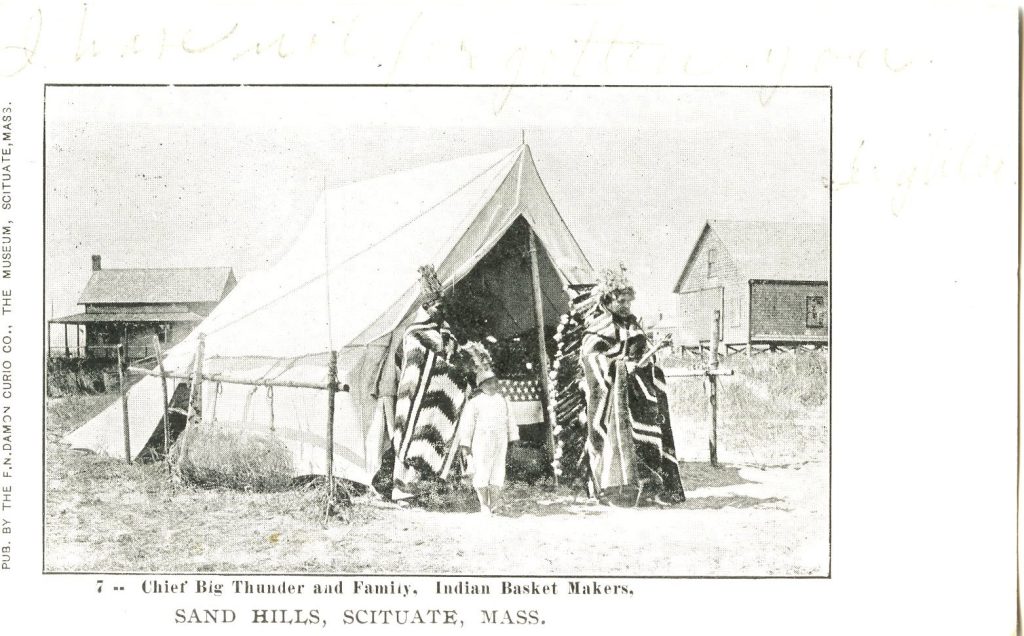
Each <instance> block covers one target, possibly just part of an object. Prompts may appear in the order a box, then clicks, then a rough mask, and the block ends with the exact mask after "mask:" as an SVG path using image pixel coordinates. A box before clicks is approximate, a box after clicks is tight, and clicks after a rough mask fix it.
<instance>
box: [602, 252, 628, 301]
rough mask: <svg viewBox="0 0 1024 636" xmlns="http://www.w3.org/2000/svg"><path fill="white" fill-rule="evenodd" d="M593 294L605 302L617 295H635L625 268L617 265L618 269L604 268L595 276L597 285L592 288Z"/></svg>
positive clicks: (621, 264)
mask: <svg viewBox="0 0 1024 636" xmlns="http://www.w3.org/2000/svg"><path fill="white" fill-rule="evenodd" d="M593 294H595V295H596V296H597V297H598V298H600V299H601V301H605V300H607V299H609V298H611V297H612V296H613V295H617V294H636V290H634V289H633V283H632V282H630V280H629V277H628V276H626V266H625V265H624V264H623V263H621V262H620V263H619V267H618V268H617V269H616V268H611V267H609V268H606V269H603V270H601V271H600V272H599V273H598V274H597V284H596V285H595V286H594V290H593Z"/></svg>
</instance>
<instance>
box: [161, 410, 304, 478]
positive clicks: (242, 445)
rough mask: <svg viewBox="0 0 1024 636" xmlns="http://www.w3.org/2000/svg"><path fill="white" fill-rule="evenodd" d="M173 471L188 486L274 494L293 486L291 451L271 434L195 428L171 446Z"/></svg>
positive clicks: (203, 426) (203, 427)
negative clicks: (217, 487)
mask: <svg viewBox="0 0 1024 636" xmlns="http://www.w3.org/2000/svg"><path fill="white" fill-rule="evenodd" d="M170 458H171V464H172V466H173V467H174V471H175V472H176V473H177V474H178V475H180V476H181V478H182V479H183V480H184V481H185V483H188V484H194V485H197V486H203V487H216V486H219V487H224V488H232V489H234V490H241V491H254V492H273V491H277V490H283V489H285V488H287V487H289V486H290V485H291V482H292V477H293V476H294V469H293V467H292V453H291V450H289V449H288V447H287V446H286V445H285V444H284V442H282V441H281V440H279V439H277V438H276V437H273V436H272V435H264V434H262V433H255V432H249V431H245V430H241V429H238V428H230V427H226V426H225V425H223V424H218V425H216V426H211V425H205V424H199V425H193V426H192V427H190V428H189V429H188V430H186V432H185V434H184V435H182V436H180V437H179V438H178V440H177V441H176V442H175V444H174V446H172V447H171V452H170Z"/></svg>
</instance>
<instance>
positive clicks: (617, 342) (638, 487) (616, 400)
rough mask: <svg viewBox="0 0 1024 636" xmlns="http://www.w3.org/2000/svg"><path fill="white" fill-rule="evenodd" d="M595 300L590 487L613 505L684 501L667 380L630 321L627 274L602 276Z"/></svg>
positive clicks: (589, 341) (588, 329)
mask: <svg viewBox="0 0 1024 636" xmlns="http://www.w3.org/2000/svg"><path fill="white" fill-rule="evenodd" d="M593 293H595V294H597V295H598V300H597V302H596V303H595V304H594V306H593V308H592V309H591V310H589V312H588V313H587V315H586V316H585V319H584V334H583V342H582V344H581V346H580V365H581V366H582V369H583V376H584V385H585V386H584V394H585V398H586V405H587V441H586V451H587V456H588V459H589V462H590V469H591V470H590V472H591V480H592V484H591V485H592V486H593V489H594V490H595V491H596V494H597V496H598V497H599V498H600V499H602V500H604V501H608V502H611V503H619V504H635V503H636V502H637V501H639V500H641V499H642V498H646V497H653V498H654V499H655V500H656V501H657V502H658V503H661V504H670V503H674V502H676V501H682V500H685V495H684V494H683V485H682V480H681V478H680V474H679V464H678V461H677V460H676V454H675V440H674V439H673V436H672V425H671V423H670V421H669V409H668V396H667V393H666V391H665V375H664V373H663V372H662V370H661V369H660V368H658V367H657V366H655V364H654V359H653V356H648V355H646V354H647V353H648V351H649V349H650V346H651V345H650V342H649V340H648V338H647V335H646V334H645V333H644V332H643V329H642V328H641V327H640V324H639V322H638V321H637V319H636V317H635V316H633V314H632V313H631V304H632V302H633V298H634V296H635V292H634V291H633V287H632V285H631V284H630V283H629V281H628V279H627V278H626V276H625V269H624V268H620V271H614V270H607V271H605V272H603V273H602V275H601V277H600V279H599V282H598V285H597V286H596V287H595V288H594V292H593Z"/></svg>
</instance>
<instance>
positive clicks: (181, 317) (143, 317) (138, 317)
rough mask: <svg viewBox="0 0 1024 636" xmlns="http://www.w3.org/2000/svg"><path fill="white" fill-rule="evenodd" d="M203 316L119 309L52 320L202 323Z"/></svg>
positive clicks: (56, 321) (84, 323)
mask: <svg viewBox="0 0 1024 636" xmlns="http://www.w3.org/2000/svg"><path fill="white" fill-rule="evenodd" d="M202 320H203V317H202V316H200V315H199V314H195V313H192V312H191V311H147V312H119V311H95V312H93V311H90V312H86V313H81V314H71V315H70V316H64V317H62V318H54V319H53V320H51V321H50V322H52V323H57V324H60V323H63V324H67V325H87V324H93V323H103V322H117V323H121V322H158V323H163V322H192V323H200V322H202Z"/></svg>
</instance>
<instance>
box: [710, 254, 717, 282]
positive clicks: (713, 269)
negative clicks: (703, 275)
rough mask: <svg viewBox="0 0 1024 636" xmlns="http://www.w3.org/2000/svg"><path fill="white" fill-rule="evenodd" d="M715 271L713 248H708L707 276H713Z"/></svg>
mask: <svg viewBox="0 0 1024 636" xmlns="http://www.w3.org/2000/svg"><path fill="white" fill-rule="evenodd" d="M716 273H717V272H716V268H715V250H708V278H714V277H715V274H716Z"/></svg>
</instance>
